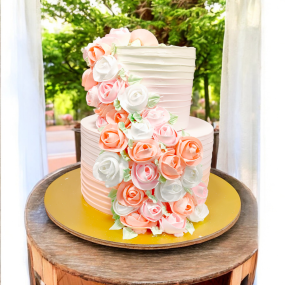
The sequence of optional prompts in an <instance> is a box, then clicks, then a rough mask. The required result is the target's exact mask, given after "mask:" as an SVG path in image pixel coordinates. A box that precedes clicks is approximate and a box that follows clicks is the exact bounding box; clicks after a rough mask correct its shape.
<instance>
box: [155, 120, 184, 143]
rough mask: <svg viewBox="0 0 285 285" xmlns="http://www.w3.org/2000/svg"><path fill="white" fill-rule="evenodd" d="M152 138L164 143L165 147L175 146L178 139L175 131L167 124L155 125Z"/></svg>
mask: <svg viewBox="0 0 285 285" xmlns="http://www.w3.org/2000/svg"><path fill="white" fill-rule="evenodd" d="M153 138H154V139H155V140H156V141H158V142H162V143H164V144H165V145H166V146H167V147H171V146H175V145H176V144H177V142H178V140H179V136H178V134H177V132H176V131H175V130H174V128H173V127H172V126H171V125H169V124H164V125H162V126H159V127H156V128H155V129H154V133H153Z"/></svg>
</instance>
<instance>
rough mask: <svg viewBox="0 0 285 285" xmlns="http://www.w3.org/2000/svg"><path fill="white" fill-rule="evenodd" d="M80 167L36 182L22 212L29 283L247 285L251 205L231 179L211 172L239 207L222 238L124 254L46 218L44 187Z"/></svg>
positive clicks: (253, 249)
mask: <svg viewBox="0 0 285 285" xmlns="http://www.w3.org/2000/svg"><path fill="white" fill-rule="evenodd" d="M78 167H80V163H77V164H73V165H71V166H68V167H65V168H62V169H60V170H58V171H56V172H54V173H52V174H50V175H48V176H46V177H45V178H44V179H43V180H41V181H40V182H39V183H38V184H37V185H36V186H35V188H34V190H33V191H32V193H31V194H30V196H29V198H28V201H27V205H26V212H25V223H26V231H27V240H28V252H29V266H30V277H31V284H34V285H37V284H43V283H44V284H46V285H67V284H69V285H95V284H200V285H210V284H212V285H213V284H220V285H228V284H229V285H240V284H242V285H245V284H248V285H249V284H250V285H251V284H253V281H254V276H255V268H256V262H257V204H256V199H255V198H254V196H253V195H252V193H251V191H250V190H249V189H248V188H247V187H246V186H245V185H243V184H242V183H241V182H239V181H238V180H236V179H235V178H233V177H231V176H229V175H227V174H225V173H223V172H221V171H219V170H216V169H212V170H211V172H212V173H214V174H216V175H218V176H220V177H221V178H223V179H224V180H226V181H227V182H228V183H230V184H231V185H232V186H233V187H234V188H235V189H236V190H237V191H238V193H239V195H240V198H241V203H242V209H241V215H240V218H239V220H238V222H237V223H236V224H235V225H234V226H233V227H232V228H231V229H230V230H229V231H228V232H226V233H224V234H223V235H222V236H220V237H217V238H215V239H213V240H210V241H207V242H205V243H202V244H198V245H193V246H188V247H183V248H177V249H167V250H154V251H143V250H128V249H120V248H113V247H107V246H103V245H98V244H94V243H91V242H88V241H85V240H82V239H80V238H77V237H75V236H73V235H71V234H69V233H67V232H65V231H64V230H62V229H61V228H59V227H58V226H56V225H55V224H54V223H53V222H52V221H51V220H50V219H49V218H48V216H47V214H46V211H45V207H44V194H45V191H46V189H47V187H48V186H49V185H50V183H52V182H53V181H54V180H55V179H56V178H58V177H59V176H61V175H63V174H64V173H66V172H68V171H71V170H73V169H76V168H78Z"/></svg>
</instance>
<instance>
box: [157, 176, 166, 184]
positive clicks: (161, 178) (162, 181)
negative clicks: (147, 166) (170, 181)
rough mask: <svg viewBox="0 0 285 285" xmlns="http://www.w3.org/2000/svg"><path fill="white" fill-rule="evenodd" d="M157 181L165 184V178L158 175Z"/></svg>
mask: <svg viewBox="0 0 285 285" xmlns="http://www.w3.org/2000/svg"><path fill="white" fill-rule="evenodd" d="M158 181H159V182H160V183H165V182H166V178H165V177H164V176H162V175H161V174H160V175H159V178H158Z"/></svg>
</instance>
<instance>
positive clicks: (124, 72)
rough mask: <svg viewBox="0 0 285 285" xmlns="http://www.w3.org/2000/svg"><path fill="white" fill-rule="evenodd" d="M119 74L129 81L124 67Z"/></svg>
mask: <svg viewBox="0 0 285 285" xmlns="http://www.w3.org/2000/svg"><path fill="white" fill-rule="evenodd" d="M118 75H119V76H120V77H121V78H122V79H123V80H124V81H127V76H126V71H125V69H124V68H121V69H120V71H119V73H118Z"/></svg>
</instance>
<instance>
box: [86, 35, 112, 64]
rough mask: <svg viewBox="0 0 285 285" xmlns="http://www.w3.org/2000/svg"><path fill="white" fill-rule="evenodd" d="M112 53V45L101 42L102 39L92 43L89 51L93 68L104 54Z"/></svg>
mask: <svg viewBox="0 0 285 285" xmlns="http://www.w3.org/2000/svg"><path fill="white" fill-rule="evenodd" d="M110 54H111V47H110V46H109V45H108V44H106V43H103V42H101V40H100V41H96V42H94V43H93V44H91V45H90V46H89V50H88V53H87V55H88V59H89V63H90V67H91V69H92V68H93V67H94V65H95V63H96V62H97V61H98V60H99V59H100V58H101V57H102V56H104V55H110Z"/></svg>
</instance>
